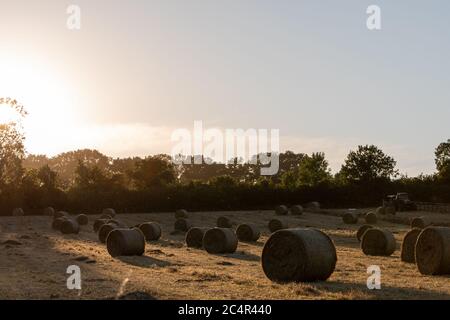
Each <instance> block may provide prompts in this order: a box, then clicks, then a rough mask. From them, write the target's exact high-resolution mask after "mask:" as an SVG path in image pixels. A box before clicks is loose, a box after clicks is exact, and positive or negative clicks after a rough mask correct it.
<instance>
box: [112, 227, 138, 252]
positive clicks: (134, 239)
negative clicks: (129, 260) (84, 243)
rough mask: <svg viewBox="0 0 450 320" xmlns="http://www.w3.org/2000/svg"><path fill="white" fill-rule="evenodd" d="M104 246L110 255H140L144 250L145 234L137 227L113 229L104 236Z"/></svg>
mask: <svg viewBox="0 0 450 320" xmlns="http://www.w3.org/2000/svg"><path fill="white" fill-rule="evenodd" d="M106 248H107V249H108V253H109V254H110V255H111V256H112V257H118V256H141V255H143V254H144V252H145V236H144V234H143V233H142V231H141V230H139V229H137V228H134V229H114V230H113V231H111V232H110V233H109V234H108V237H107V238H106Z"/></svg>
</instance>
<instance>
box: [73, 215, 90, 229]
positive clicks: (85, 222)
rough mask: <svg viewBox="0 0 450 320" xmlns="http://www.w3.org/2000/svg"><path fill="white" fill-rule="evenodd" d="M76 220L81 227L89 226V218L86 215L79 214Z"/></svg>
mask: <svg viewBox="0 0 450 320" xmlns="http://www.w3.org/2000/svg"><path fill="white" fill-rule="evenodd" d="M76 220H77V222H78V224H79V225H80V226H86V225H88V224H89V218H88V216H87V215H85V214H79V215H78V216H77V218H76Z"/></svg>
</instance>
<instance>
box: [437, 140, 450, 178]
mask: <svg viewBox="0 0 450 320" xmlns="http://www.w3.org/2000/svg"><path fill="white" fill-rule="evenodd" d="M435 155H436V159H435V162H436V169H437V171H438V178H439V179H441V180H443V181H450V139H448V140H447V142H442V143H441V144H439V146H438V147H437V148H436V151H435Z"/></svg>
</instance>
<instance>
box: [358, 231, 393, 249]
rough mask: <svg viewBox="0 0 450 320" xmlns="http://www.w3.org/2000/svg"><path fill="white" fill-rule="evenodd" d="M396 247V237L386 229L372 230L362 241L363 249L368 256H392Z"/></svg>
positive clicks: (365, 234) (367, 232) (366, 233)
mask: <svg viewBox="0 0 450 320" xmlns="http://www.w3.org/2000/svg"><path fill="white" fill-rule="evenodd" d="M395 247H396V242H395V238H394V235H393V234H392V232H390V231H389V230H386V229H378V228H370V229H368V230H366V232H365V233H364V236H363V237H362V239H361V249H362V251H363V252H364V254H365V255H368V256H390V255H391V254H393V253H394V251H395Z"/></svg>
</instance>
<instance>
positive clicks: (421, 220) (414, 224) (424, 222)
mask: <svg viewBox="0 0 450 320" xmlns="http://www.w3.org/2000/svg"><path fill="white" fill-rule="evenodd" d="M431 225H432V222H431V220H430V218H428V217H416V218H414V219H412V220H411V228H418V229H425V228H426V227H428V226H431Z"/></svg>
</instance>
